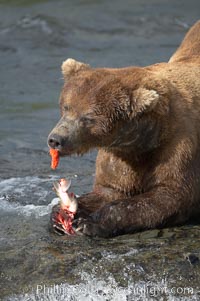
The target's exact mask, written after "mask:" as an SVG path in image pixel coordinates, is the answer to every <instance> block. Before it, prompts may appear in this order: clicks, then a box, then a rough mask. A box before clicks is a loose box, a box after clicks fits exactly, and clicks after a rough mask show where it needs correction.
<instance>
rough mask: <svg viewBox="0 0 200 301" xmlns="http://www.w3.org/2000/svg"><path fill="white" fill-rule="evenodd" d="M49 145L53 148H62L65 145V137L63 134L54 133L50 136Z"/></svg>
mask: <svg viewBox="0 0 200 301" xmlns="http://www.w3.org/2000/svg"><path fill="white" fill-rule="evenodd" d="M48 145H49V147H51V148H54V149H58V150H60V148H61V147H62V146H63V139H62V137H61V136H59V135H57V134H54V133H52V134H50V135H49V137H48Z"/></svg>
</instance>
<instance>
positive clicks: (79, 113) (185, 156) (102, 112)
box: [49, 22, 200, 237]
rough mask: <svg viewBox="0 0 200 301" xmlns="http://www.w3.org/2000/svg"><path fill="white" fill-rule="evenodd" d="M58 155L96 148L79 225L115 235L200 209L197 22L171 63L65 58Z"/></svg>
mask: <svg viewBox="0 0 200 301" xmlns="http://www.w3.org/2000/svg"><path fill="white" fill-rule="evenodd" d="M62 72H63V75H64V79H65V83H64V87H63V90H62V92H61V98H60V108H61V115H62V117H61V120H60V121H59V123H58V124H57V125H56V127H55V128H54V129H53V130H52V132H51V133H50V135H49V145H50V146H51V147H53V148H57V149H58V150H59V151H60V154H61V155H63V156H64V155H71V154H73V153H78V154H82V153H85V152H87V151H88V150H90V149H92V148H98V149H99V152H98V156H97V160H96V177H95V183H94V189H93V191H92V192H91V193H89V194H86V195H83V196H81V197H80V199H79V213H78V216H77V217H82V218H79V219H78V221H77V224H78V226H79V227H80V229H81V231H82V232H83V233H84V234H86V235H90V236H103V237H110V236H114V235H119V234H125V233H133V232H135V231H140V230H144V229H149V228H156V227H164V226H166V225H177V224H181V223H184V222H186V221H187V220H188V219H189V218H190V217H194V216H196V215H199V213H200V22H197V23H196V24H195V25H194V26H193V27H192V29H191V30H190V31H189V32H188V34H187V35H186V37H185V39H184V40H183V42H182V44H181V46H180V47H179V48H178V50H177V51H176V52H175V54H174V55H173V56H172V58H171V59H170V61H169V62H168V63H160V64H155V65H152V66H148V67H142V68H140V67H128V68H121V69H109V68H91V67H90V66H89V65H86V64H83V63H80V62H76V61H75V60H72V59H68V60H67V61H65V62H64V63H63V65H62Z"/></svg>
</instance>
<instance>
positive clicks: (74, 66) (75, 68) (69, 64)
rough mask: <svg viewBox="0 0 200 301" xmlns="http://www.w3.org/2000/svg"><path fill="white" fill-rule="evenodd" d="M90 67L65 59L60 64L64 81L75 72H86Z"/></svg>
mask: <svg viewBox="0 0 200 301" xmlns="http://www.w3.org/2000/svg"><path fill="white" fill-rule="evenodd" d="M89 68H90V66H89V65H87V64H84V63H81V62H77V61H75V60H74V59H67V60H66V61H64V62H63V63H62V67H61V69H62V74H63V76H64V78H65V79H68V78H70V77H71V76H73V75H74V74H76V73H77V72H79V71H81V70H86V69H89Z"/></svg>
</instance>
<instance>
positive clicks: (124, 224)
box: [77, 187, 191, 237]
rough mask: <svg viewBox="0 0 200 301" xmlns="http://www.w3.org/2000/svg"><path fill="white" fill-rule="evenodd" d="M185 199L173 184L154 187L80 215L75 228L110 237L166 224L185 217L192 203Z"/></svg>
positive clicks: (175, 222) (183, 194)
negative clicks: (172, 186) (85, 214)
mask: <svg viewBox="0 0 200 301" xmlns="http://www.w3.org/2000/svg"><path fill="white" fill-rule="evenodd" d="M184 202H186V195H185V193H180V190H179V193H177V191H175V190H174V191H173V189H172V188H167V187H156V188H154V189H152V190H151V191H149V192H146V193H143V194H140V195H137V196H134V197H133V198H127V199H124V200H116V201H113V202H111V203H108V204H106V205H105V206H103V207H101V208H100V209H98V210H97V211H95V212H94V213H92V214H90V216H89V217H88V218H86V219H84V218H80V219H79V220H78V221H77V228H78V229H79V231H81V232H82V233H83V234H85V235H89V236H99V237H112V236H116V235H120V234H126V233H133V232H136V231H141V230H145V229H151V228H156V227H163V226H164V225H166V224H167V225H172V224H173V225H174V224H179V223H182V222H184V221H186V220H187V219H188V217H189V214H190V210H189V209H188V208H189V207H190V205H191V204H187V205H186V204H183V203H184ZM181 208H184V211H183V210H181ZM187 209H188V210H187Z"/></svg>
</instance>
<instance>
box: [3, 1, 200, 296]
mask: <svg viewBox="0 0 200 301" xmlns="http://www.w3.org/2000/svg"><path fill="white" fill-rule="evenodd" d="M199 12H200V2H199V0H190V1H188V0H182V1H179V0H162V1H160V0H132V1H131V0H123V1H120V0H116V1H106V0H102V1H101V0H67V1H64V0H51V1H39V0H38V1H36V0H35V1H33V0H10V1H6V0H0V66H1V73H0V125H1V126H0V158H1V165H0V209H1V210H0V233H1V236H0V247H1V249H0V284H1V286H0V298H1V299H2V300H22V301H25V300H81V301H82V300H95V301H96V300H122V301H123V300H130V301H132V300H136V301H139V300H199V294H200V264H199V256H200V251H199V249H200V239H199V237H200V227H199V226H198V225H186V226H184V227H179V228H172V229H165V230H162V231H159V230H153V231H146V232H143V233H140V234H134V235H125V236H121V237H117V238H114V239H109V240H105V239H90V238H86V237H79V236H78V237H59V236H56V235H54V234H52V233H50V232H49V228H48V222H49V213H50V211H51V208H52V206H53V205H54V204H55V203H56V202H57V201H58V200H57V199H55V194H54V193H53V191H52V182H53V181H54V180H55V179H58V178H60V177H63V176H64V177H67V178H70V179H72V189H73V191H74V192H75V193H76V194H82V193H84V192H88V191H90V190H91V188H92V182H93V178H94V171H95V156H96V152H95V151H94V152H91V153H89V154H87V155H84V156H83V157H69V158H62V159H61V164H60V166H59V168H58V169H57V170H56V171H52V170H51V169H50V158H49V156H48V147H47V144H46V139H47V135H48V133H49V131H50V129H51V128H53V126H54V125H55V123H56V122H57V120H58V119H59V109H58V98H59V92H60V88H61V86H62V83H63V81H62V75H61V73H60V65H61V63H62V61H63V60H65V59H66V58H68V57H72V58H75V59H77V60H80V61H83V62H86V63H89V64H91V65H92V66H110V67H120V66H128V65H140V66H144V65H148V64H152V63H154V62H160V61H167V60H168V59H169V57H170V56H171V54H172V53H173V52H174V50H175V49H176V48H177V46H178V45H179V43H180V41H181V39H182V38H183V36H184V34H185V32H186V31H187V30H188V28H189V27H190V26H191V25H192V24H193V23H194V22H195V21H196V20H197V19H198V18H199Z"/></svg>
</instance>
